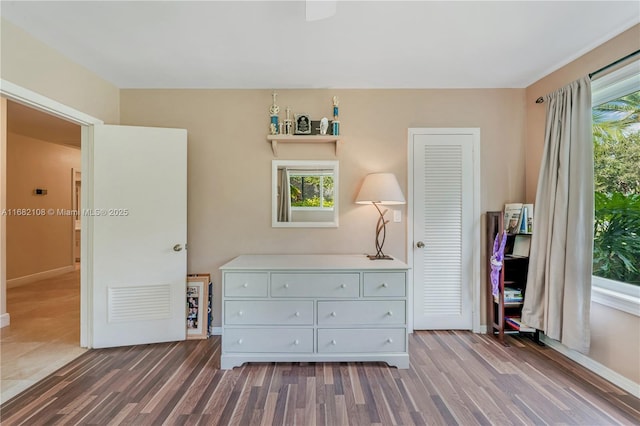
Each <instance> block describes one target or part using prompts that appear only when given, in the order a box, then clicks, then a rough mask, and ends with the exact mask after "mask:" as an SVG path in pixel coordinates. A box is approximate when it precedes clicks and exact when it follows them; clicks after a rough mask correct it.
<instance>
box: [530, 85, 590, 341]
mask: <svg viewBox="0 0 640 426" xmlns="http://www.w3.org/2000/svg"><path fill="white" fill-rule="evenodd" d="M545 105H546V111H547V119H546V126H545V127H546V128H545V147H544V154H543V158H542V164H541V168H540V175H539V177H538V189H537V193H536V214H535V215H534V219H533V220H534V222H533V236H532V242H531V256H530V261H529V276H528V279H527V290H526V294H525V299H524V306H523V309H522V321H523V322H524V323H526V324H528V325H529V326H532V327H535V328H537V329H540V330H543V331H544V333H545V334H546V335H547V336H548V337H550V338H552V339H555V340H559V341H560V342H562V343H563V344H564V345H566V346H567V347H569V348H571V349H575V350H578V351H580V352H583V353H586V352H588V350H589V343H590V330H589V315H590V303H591V265H592V252H593V136H592V129H591V81H590V80H589V77H583V78H581V79H579V80H577V81H574V82H573V83H571V84H569V85H568V86H566V87H564V88H562V89H560V90H557V91H556V92H554V93H552V94H550V95H547V96H546V97H545Z"/></svg>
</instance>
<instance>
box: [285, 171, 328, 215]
mask: <svg viewBox="0 0 640 426" xmlns="http://www.w3.org/2000/svg"><path fill="white" fill-rule="evenodd" d="M289 176H290V178H289V182H290V184H291V209H292V210H297V209H304V210H310V209H314V210H326V209H328V210H333V172H332V171H328V172H324V171H312V172H303V173H299V172H292V173H291V174H290V175H289Z"/></svg>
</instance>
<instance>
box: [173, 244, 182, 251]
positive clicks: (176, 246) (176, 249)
mask: <svg viewBox="0 0 640 426" xmlns="http://www.w3.org/2000/svg"><path fill="white" fill-rule="evenodd" d="M173 251H182V245H180V244H176V245H175V246H173Z"/></svg>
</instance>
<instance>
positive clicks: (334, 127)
mask: <svg viewBox="0 0 640 426" xmlns="http://www.w3.org/2000/svg"><path fill="white" fill-rule="evenodd" d="M338 103H339V102H338V97H337V96H334V97H333V122H332V123H331V134H332V135H334V136H338V135H339V134H340V121H339V114H338Z"/></svg>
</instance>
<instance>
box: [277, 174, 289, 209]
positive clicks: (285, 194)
mask: <svg viewBox="0 0 640 426" xmlns="http://www.w3.org/2000/svg"><path fill="white" fill-rule="evenodd" d="M278 171H279V172H280V199H279V200H278V222H291V186H290V185H291V184H290V182H289V169H287V168H286V167H285V168H282V169H278Z"/></svg>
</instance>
